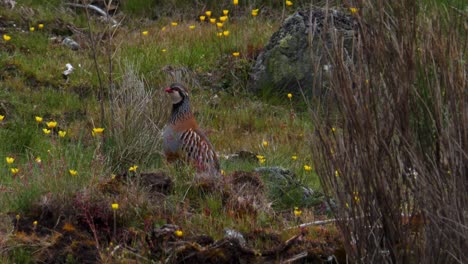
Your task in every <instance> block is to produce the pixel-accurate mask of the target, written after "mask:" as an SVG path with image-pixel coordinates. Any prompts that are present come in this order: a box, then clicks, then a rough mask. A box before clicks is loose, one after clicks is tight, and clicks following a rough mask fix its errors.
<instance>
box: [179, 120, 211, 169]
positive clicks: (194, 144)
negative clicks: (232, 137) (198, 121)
mask: <svg viewBox="0 0 468 264" xmlns="http://www.w3.org/2000/svg"><path fill="white" fill-rule="evenodd" d="M180 140H181V143H182V151H183V152H184V153H185V154H186V159H187V160H188V161H189V162H190V163H192V164H194V165H195V166H196V167H197V168H198V169H200V170H202V171H206V170H212V169H215V170H216V171H219V169H220V168H219V161H218V157H217V156H216V152H215V150H214V148H213V146H212V145H211V143H210V141H209V140H208V138H207V137H206V136H205V134H203V132H201V131H200V130H199V129H188V130H186V131H185V132H183V133H182V134H181V136H180Z"/></svg>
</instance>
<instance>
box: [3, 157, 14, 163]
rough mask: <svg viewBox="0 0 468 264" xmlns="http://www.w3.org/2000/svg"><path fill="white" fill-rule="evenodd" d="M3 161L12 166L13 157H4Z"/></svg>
mask: <svg viewBox="0 0 468 264" xmlns="http://www.w3.org/2000/svg"><path fill="white" fill-rule="evenodd" d="M5 160H6V162H7V163H8V164H12V163H13V162H15V158H13V157H6V158H5Z"/></svg>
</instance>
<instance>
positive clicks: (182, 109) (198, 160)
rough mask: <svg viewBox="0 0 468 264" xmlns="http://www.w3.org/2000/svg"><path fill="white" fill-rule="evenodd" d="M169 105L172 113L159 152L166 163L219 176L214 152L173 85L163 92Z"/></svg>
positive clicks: (184, 96)
mask: <svg viewBox="0 0 468 264" xmlns="http://www.w3.org/2000/svg"><path fill="white" fill-rule="evenodd" d="M165 92H166V93H168V94H169V96H170V98H171V101H172V111H171V115H170V117H169V121H168V124H167V125H166V127H165V129H164V132H163V149H164V154H165V156H166V159H167V160H168V161H169V162H173V161H176V160H183V161H186V162H188V163H190V164H192V165H194V166H195V167H196V168H197V170H199V171H203V172H213V173H217V172H219V161H218V157H217V155H216V152H215V150H214V148H213V145H211V143H210V141H209V140H208V138H207V137H206V136H205V134H204V133H203V132H202V131H201V130H200V129H199V127H198V123H197V121H196V120H195V117H194V115H193V113H192V110H191V108H190V98H189V95H188V92H187V90H186V89H185V87H184V86H183V85H181V84H179V83H173V84H171V86H169V87H168V88H166V89H165Z"/></svg>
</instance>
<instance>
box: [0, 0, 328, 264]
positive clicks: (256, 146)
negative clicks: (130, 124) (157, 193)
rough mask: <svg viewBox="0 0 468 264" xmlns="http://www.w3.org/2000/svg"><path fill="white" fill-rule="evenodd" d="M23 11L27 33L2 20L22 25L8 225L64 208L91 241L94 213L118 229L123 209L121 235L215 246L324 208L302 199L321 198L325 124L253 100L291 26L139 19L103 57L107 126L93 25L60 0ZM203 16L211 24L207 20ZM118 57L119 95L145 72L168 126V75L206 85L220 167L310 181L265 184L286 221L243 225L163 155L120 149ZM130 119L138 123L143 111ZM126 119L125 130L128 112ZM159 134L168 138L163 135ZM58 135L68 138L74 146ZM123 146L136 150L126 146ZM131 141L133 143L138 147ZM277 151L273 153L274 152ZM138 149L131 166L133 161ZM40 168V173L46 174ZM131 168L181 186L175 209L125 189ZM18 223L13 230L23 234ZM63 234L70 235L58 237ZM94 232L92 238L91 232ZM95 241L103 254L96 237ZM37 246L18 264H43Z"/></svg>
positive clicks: (12, 32)
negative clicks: (208, 241)
mask: <svg viewBox="0 0 468 264" xmlns="http://www.w3.org/2000/svg"><path fill="white" fill-rule="evenodd" d="M145 3H148V2H145ZM21 4H22V5H27V6H30V7H31V8H32V9H33V10H35V12H33V14H32V15H31V16H30V17H29V18H28V21H27V23H26V22H24V21H22V20H21V16H22V14H21V13H20V12H19V11H18V12H16V9H15V10H14V11H7V10H0V15H1V16H3V17H5V19H6V20H8V21H11V22H13V23H16V24H17V25H19V28H13V27H8V28H7V29H6V34H8V35H9V36H11V38H12V39H11V40H10V41H8V42H5V43H2V44H5V45H3V46H1V47H0V49H1V51H2V52H0V67H2V68H5V69H7V70H6V71H4V72H2V73H0V78H1V80H2V82H0V115H4V116H5V119H4V120H3V121H1V122H0V142H1V143H2V144H1V145H0V174H1V176H0V186H1V188H3V189H2V191H1V192H0V208H2V209H1V210H0V215H6V214H11V215H16V214H20V215H21V217H22V219H23V217H25V219H28V221H33V220H38V221H40V224H39V225H41V224H42V223H41V221H46V220H45V219H43V218H42V216H41V215H40V214H37V211H38V210H39V211H40V210H44V208H52V209H54V210H59V211H60V213H61V214H64V215H65V218H66V219H65V220H67V221H70V222H71V223H72V224H73V225H75V226H77V228H78V227H80V228H83V225H84V224H83V220H82V218H80V217H82V216H83V215H84V214H85V213H86V212H94V213H93V214H95V215H97V216H96V217H102V218H99V219H107V218H106V217H108V216H109V215H111V216H112V211H111V209H110V204H111V203H115V202H117V203H119V208H120V209H119V210H118V211H117V212H116V217H117V223H118V232H124V231H125V230H130V229H131V230H133V231H135V232H137V233H138V234H144V233H145V232H146V231H143V230H145V228H146V223H147V222H150V223H152V224H153V225H154V226H155V227H157V226H159V225H162V224H166V223H175V224H178V225H179V226H181V227H182V228H183V229H184V232H185V233H186V234H191V235H197V234H207V235H210V236H212V237H213V238H215V239H220V238H222V237H223V234H224V233H223V230H224V229H225V228H232V229H235V230H239V231H243V232H250V231H252V230H256V229H259V228H260V229H272V230H282V229H283V228H284V227H285V226H291V225H295V224H296V221H289V220H285V219H282V218H281V217H277V215H276V213H275V210H277V211H282V212H287V213H286V214H288V215H291V212H292V208H293V207H294V206H301V207H304V208H306V207H309V206H310V207H311V206H312V205H313V204H314V202H313V201H312V202H311V201H308V200H304V199H303V197H302V191H301V190H302V189H300V188H299V187H297V186H302V185H303V186H309V187H311V188H313V189H320V186H319V183H318V177H317V175H316V174H315V173H314V172H313V171H305V170H304V165H312V160H311V159H310V155H309V153H308V148H307V145H306V144H305V143H304V142H307V140H308V133H309V132H310V131H311V129H312V128H313V124H312V123H311V121H310V118H309V116H308V114H307V113H305V112H302V110H301V109H302V108H301V107H296V102H300V99H297V98H293V100H292V101H290V100H289V99H288V98H287V96H286V94H279V95H276V98H275V99H274V100H272V99H271V98H269V97H266V96H265V97H262V96H261V95H254V94H252V93H250V92H248V91H246V89H247V88H246V87H247V82H248V80H249V79H248V78H249V77H248V71H249V68H250V65H251V63H252V61H253V59H254V56H255V54H257V53H258V52H259V50H260V49H261V48H262V46H263V45H264V43H266V42H267V40H268V38H269V37H270V35H271V34H272V33H273V32H274V31H275V29H276V28H277V27H278V26H279V22H278V21H277V20H276V19H275V20H270V19H268V18H263V19H261V18H260V17H256V18H252V17H251V16H250V14H249V12H246V15H240V12H238V13H237V15H236V13H235V12H234V11H233V12H231V13H232V14H234V15H233V16H232V17H230V19H229V20H228V22H226V23H225V24H224V26H223V29H222V30H220V29H217V28H216V26H214V25H212V24H209V23H201V22H198V21H197V20H196V17H192V16H183V17H174V19H171V18H167V17H164V18H162V19H161V20H159V21H144V22H141V21H140V20H138V19H136V18H135V17H133V18H128V19H126V20H125V21H124V25H123V26H121V27H119V28H117V29H116V31H115V34H114V35H113V38H112V43H111V44H109V43H108V42H107V40H106V39H105V38H102V39H99V41H98V45H97V47H96V57H97V63H98V67H99V71H100V73H101V76H102V78H103V81H104V85H105V87H104V92H105V94H104V96H105V102H104V108H105V113H106V115H105V117H106V120H105V122H103V120H101V113H100V102H99V101H98V99H97V95H98V91H99V82H98V78H97V74H96V68H95V63H94V60H93V52H92V50H91V49H90V48H89V39H88V35H87V32H88V30H89V29H88V28H87V24H86V19H85V18H86V16H85V15H84V13H83V12H82V11H80V10H77V11H76V14H75V13H74V12H71V13H65V12H64V11H62V10H61V9H56V8H53V7H52V6H54V4H56V3H55V2H54V1H40V2H39V1H30V2H22V3H21ZM132 5H133V6H132ZM143 6H144V4H143V2H127V3H125V4H124V10H129V11H131V12H132V13H133V14H139V12H143V11H142V10H143V9H141V8H142V7H143ZM220 11H221V9H219V10H218V11H215V12H218V13H217V14H214V16H216V17H218V16H219V15H220ZM238 11H240V10H238ZM199 12H200V14H201V13H202V12H204V10H199ZM55 18H61V19H62V20H63V21H64V22H65V23H70V24H73V25H75V26H76V27H77V28H78V30H80V31H81V32H83V33H84V34H83V35H81V34H74V35H73V36H72V37H73V38H74V39H75V40H77V41H79V42H80V44H81V45H82V49H81V50H79V51H72V50H70V49H69V48H67V47H65V46H63V45H61V40H60V39H54V38H53V37H55V34H56V32H60V30H63V29H62V28H60V27H61V26H60V25H59V24H58V23H56V22H55ZM172 21H177V22H178V25H177V26H171V24H170V23H171V22H172ZM39 22H41V23H43V24H44V28H43V29H41V30H39V29H37V24H38V23H39ZM32 25H36V29H35V31H33V32H31V31H29V30H28V28H29V26H32ZM91 25H92V32H93V36H95V37H96V36H101V35H102V34H103V33H107V30H108V29H107V28H106V25H104V24H103V23H102V22H100V21H98V20H95V19H94V17H93V19H92V21H91ZM190 25H195V29H193V30H192V29H189V26H190ZM62 27H63V26H62ZM163 28H164V30H163ZM143 31H148V35H146V36H144V35H143V34H142V32H143ZM223 31H229V36H224V37H218V36H216V33H219V32H223ZM2 41H3V40H2ZM109 49H112V61H113V63H114V68H113V70H114V72H113V78H114V81H115V84H116V89H117V90H116V91H119V90H120V89H122V85H123V83H124V81H125V80H126V79H125V78H127V77H126V76H125V74H126V73H128V72H129V69H130V68H131V67H134V68H132V69H134V70H135V75H136V76H137V77H138V78H141V79H142V80H143V82H144V84H145V89H146V91H148V92H149V93H152V94H154V103H155V106H154V107H153V108H151V109H146V110H143V111H156V112H157V113H156V114H154V117H155V118H160V117H161V118H163V119H164V120H165V118H166V117H167V116H165V115H166V114H167V111H166V110H165V109H164V107H167V104H168V103H167V102H166V99H167V98H166V97H165V96H166V95H165V94H164V93H163V91H162V90H163V87H165V86H166V85H167V84H168V82H169V79H170V78H168V77H167V75H166V74H165V73H163V72H162V69H163V68H164V67H165V66H167V65H172V66H174V67H181V68H184V69H186V74H184V75H183V76H182V77H183V78H184V79H185V80H186V81H187V82H189V83H192V82H193V83H195V80H196V81H197V83H199V84H200V85H193V86H191V87H189V88H190V89H191V90H190V93H191V100H192V104H193V109H194V111H195V113H196V117H197V119H198V121H199V123H200V125H201V127H202V128H203V129H204V130H206V132H207V135H208V137H209V138H210V140H211V141H212V143H213V145H214V146H215V148H216V150H217V152H218V153H219V155H220V161H221V166H222V169H223V171H224V172H225V174H226V175H227V176H225V177H229V175H230V174H232V173H234V172H236V171H253V170H254V169H256V168H258V167H262V166H267V167H268V166H279V167H283V168H286V169H289V170H291V171H292V172H293V173H294V174H295V175H296V178H295V179H294V184H297V186H292V187H291V186H288V187H287V188H286V187H285V188H283V187H281V186H280V185H282V184H286V183H284V182H279V183H278V182H275V181H272V180H271V179H269V176H268V175H261V177H262V180H263V182H264V184H265V191H264V195H265V197H266V199H269V200H270V201H272V208H273V209H274V210H273V209H272V211H268V212H267V211H265V212H258V213H257V214H252V215H251V214H250V213H245V214H241V213H239V212H236V211H235V209H234V208H227V207H225V204H224V203H223V199H224V197H223V194H222V193H221V192H217V191H215V192H212V191H206V190H204V189H202V188H199V186H197V185H196V184H194V183H193V182H192V179H193V175H194V171H193V170H192V169H190V168H186V169H178V168H175V167H173V166H171V165H168V164H166V162H164V157H162V155H161V152H160V150H158V151H153V152H151V153H150V154H148V155H146V153H148V152H145V151H148V150H147V149H145V147H146V146H145V144H141V145H138V146H141V148H140V149H138V150H135V149H134V150H132V149H131V147H132V146H128V147H129V148H125V147H126V146H122V144H123V143H122V142H125V141H118V140H117V137H116V134H114V133H115V132H116V130H114V131H113V130H112V129H111V125H112V124H114V125H115V124H116V120H114V121H113V122H111V121H110V118H111V116H112V114H111V109H110V104H109V101H108V100H107V99H109V96H110V91H109V90H108V85H107V84H108V79H107V78H108V76H109V69H108V50H109ZM163 49H165V51H164V52H163ZM4 51H5V52H4ZM236 51H237V52H240V54H241V55H240V56H239V57H233V56H232V53H233V52H236ZM66 63H71V64H72V65H73V66H74V67H75V71H74V72H73V74H72V75H71V76H70V80H69V82H65V80H63V79H62V76H61V73H62V71H63V70H64V69H65V64H66ZM79 65H80V66H79ZM129 65H133V66H131V67H130V66H129ZM129 107H130V108H129V109H130V110H132V108H131V107H132V105H130V106H129ZM133 110H135V109H133ZM113 111H116V109H115V108H114V109H113ZM158 111H159V112H158ZM36 116H40V117H43V119H44V120H43V122H41V123H37V122H36V121H35V117H36ZM293 117H294V118H293ZM116 118H119V119H122V118H125V112H122V113H121V115H120V114H119V115H118V116H117V117H116ZM49 121H57V122H58V126H57V128H55V129H53V130H52V132H51V134H49V135H46V134H44V132H43V129H45V128H46V127H47V125H46V122H49ZM153 121H154V122H155V123H156V124H157V125H158V126H159V129H162V125H163V123H159V121H155V120H153ZM141 122H145V119H142V121H141ZM101 124H105V131H104V134H103V135H102V136H98V137H93V136H92V135H91V131H92V129H93V128H94V127H100V126H101ZM58 131H65V132H66V133H67V134H66V136H65V137H64V138H61V137H59V136H58ZM126 131H127V130H126ZM128 131H130V132H129V133H133V136H134V137H135V136H136V137H138V135H143V134H144V133H148V132H147V131H144V130H140V129H133V130H132V129H128ZM120 132H122V131H120ZM138 133H143V134H138ZM121 135H123V138H125V133H123V132H122V134H121ZM150 136H152V137H158V136H159V135H157V134H152V135H150ZM127 138H130V137H129V136H128V135H127ZM264 141H266V142H268V146H264V145H263V144H262V142H264ZM127 142H138V141H131V140H129V141H127ZM139 143H141V142H139ZM119 144H120V145H119ZM130 144H132V143H130ZM154 144H156V143H154ZM124 150H125V151H130V154H129V155H128V156H126V157H124V158H122V157H119V156H118V155H119V154H122V152H123V151H124ZM240 150H245V151H249V152H251V153H253V154H255V155H262V156H264V157H265V162H264V163H263V164H260V162H259V161H258V160H257V159H253V160H246V161H231V160H226V159H225V158H224V157H225V156H227V155H229V154H232V153H235V152H238V151H240ZM132 151H133V153H132ZM142 153H143V154H142ZM131 154H133V156H132V155H131ZM145 155H146V156H145ZM293 155H294V156H297V157H298V158H297V160H292V158H291V157H292V156H293ZM6 157H14V158H15V161H14V163H13V164H7V163H6V160H5V158H6ZM38 157H40V160H41V162H40V163H39V162H37V159H38ZM135 157H137V158H135ZM116 161H117V162H119V163H118V164H116ZM131 165H138V166H139V168H138V173H139V172H151V171H163V172H167V173H168V175H170V176H171V177H172V179H173V180H174V188H173V190H172V191H171V192H170V193H169V194H168V195H166V196H165V197H164V199H163V201H162V202H161V201H160V200H158V202H155V201H154V197H151V194H150V193H149V192H148V189H147V188H146V187H147V186H142V185H139V184H138V180H137V179H138V176H129V177H128V179H126V180H125V181H124V182H125V183H124V184H122V185H120V183H117V182H118V181H117V180H111V179H112V177H111V175H112V174H113V173H114V174H118V175H121V174H123V173H126V172H127V170H128V167H129V166H131ZM12 168H18V169H19V172H17V173H15V174H13V173H12V171H11V169H12ZM70 170H76V171H77V175H71V174H70ZM107 185H111V186H113V185H116V187H115V188H116V191H113V192H107V191H103V186H107ZM225 188H228V187H225ZM87 210H89V211H87ZM305 210H306V209H305ZM310 210H312V209H310ZM207 212H209V213H207ZM309 217H312V216H311V215H309ZM111 219H113V218H111ZM304 221H305V220H304ZM7 222H8V223H5V224H6V225H8V224H10V223H9V221H7ZM2 224H3V223H2ZM62 224H63V222H60V225H62ZM80 224H81V226H80ZM54 225H55V223H54ZM60 225H59V226H58V227H55V226H47V224H46V223H44V226H46V227H47V228H48V229H54V228H60ZM85 226H86V225H85ZM133 231H132V232H133ZM58 232H62V230H59V229H58ZM87 232H88V233H86V234H88V235H89V233H90V231H89V230H87ZM106 232H107V231H106ZM125 232H126V231H125ZM282 235H283V236H284V237H285V239H287V238H289V237H290V236H291V234H290V233H289V232H287V231H286V232H285V234H282ZM15 239H18V240H15ZM87 239H89V240H91V241H93V239H94V238H93V237H87ZM140 240H141V241H144V239H143V235H141V236H140V237H139V238H138V239H137V240H136V241H140ZM18 241H19V238H18V237H17V238H11V240H10V242H11V243H12V245H15V243H20V242H18ZM36 242H37V241H36ZM36 242H31V243H30V244H27V245H25V246H23V248H21V249H16V248H15V247H14V246H12V245H10V246H11V247H10V246H7V247H6V252H8V253H7V254H8V261H9V262H22V263H27V262H28V261H30V262H34V261H35V260H36V259H35V257H37V254H36V255H31V253H30V252H31V251H30V250H33V249H35V248H36V247H38V244H35V243H36ZM115 242H118V241H115ZM37 243H39V242H37ZM100 243H102V244H108V243H109V241H107V240H106V239H102V240H101V241H100ZM135 243H137V242H135ZM137 246H141V245H140V244H138V245H137ZM34 252H36V251H34ZM101 253H103V254H104V255H106V254H107V253H105V252H101ZM70 259H73V258H70Z"/></svg>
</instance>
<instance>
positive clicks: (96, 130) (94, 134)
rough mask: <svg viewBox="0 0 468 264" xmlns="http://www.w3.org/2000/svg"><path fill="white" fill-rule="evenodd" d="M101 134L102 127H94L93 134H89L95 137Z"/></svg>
mask: <svg viewBox="0 0 468 264" xmlns="http://www.w3.org/2000/svg"><path fill="white" fill-rule="evenodd" d="M102 132H104V128H102V127H95V128H93V132H91V134H92V135H93V137H94V136H96V135H99V134H102Z"/></svg>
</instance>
